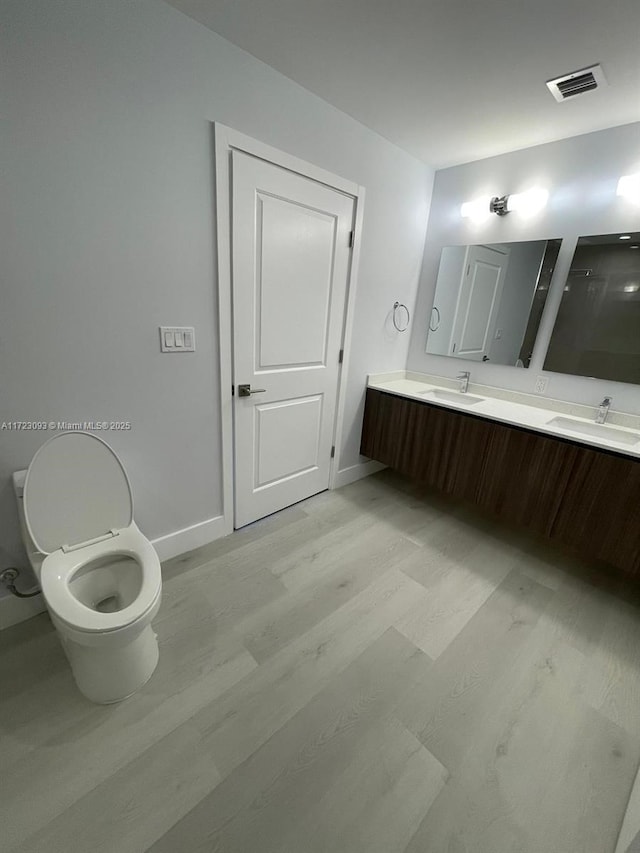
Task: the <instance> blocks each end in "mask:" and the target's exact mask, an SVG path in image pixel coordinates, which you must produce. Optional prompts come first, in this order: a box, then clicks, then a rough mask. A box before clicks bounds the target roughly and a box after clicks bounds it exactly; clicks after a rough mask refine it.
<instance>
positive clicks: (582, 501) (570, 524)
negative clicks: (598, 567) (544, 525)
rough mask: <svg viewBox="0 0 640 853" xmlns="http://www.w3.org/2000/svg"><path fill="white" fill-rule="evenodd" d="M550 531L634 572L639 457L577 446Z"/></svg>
mask: <svg viewBox="0 0 640 853" xmlns="http://www.w3.org/2000/svg"><path fill="white" fill-rule="evenodd" d="M551 536H552V538H554V539H557V540H559V541H562V542H565V543H566V544H568V545H571V546H572V547H574V548H576V549H579V550H581V551H583V552H584V553H586V554H589V555H590V556H592V557H597V558H599V559H602V560H606V561H607V562H610V563H613V564H614V565H617V566H620V567H621V568H624V569H625V571H626V572H627V573H628V574H632V575H640V460H636V459H631V458H627V457H624V456H616V455H615V454H611V453H606V452H604V451H600V450H591V449H589V448H586V447H580V448H579V449H578V452H577V454H576V461H575V464H574V466H573V469H572V472H571V479H570V481H569V483H568V484H567V487H566V489H565V491H564V495H563V500H562V502H561V504H560V506H559V507H558V512H557V513H556V517H555V519H554V524H553V529H552V531H551Z"/></svg>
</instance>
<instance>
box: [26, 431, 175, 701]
mask: <svg viewBox="0 0 640 853" xmlns="http://www.w3.org/2000/svg"><path fill="white" fill-rule="evenodd" d="M13 482H14V490H15V493H16V498H17V501H18V513H19V517H20V528H21V531H22V537H23V540H24V544H25V547H26V549H27V553H28V555H29V560H30V562H31V565H32V568H33V570H34V572H35V574H36V577H37V578H38V580H39V581H40V585H41V587H42V594H43V598H44V600H45V603H46V605H47V609H48V611H49V614H50V616H51V620H52V622H53V624H54V625H55V627H56V629H57V631H58V635H59V637H60V640H61V642H62V646H63V648H64V650H65V653H66V655H67V658H68V660H69V663H70V664H71V669H72V671H73V675H74V678H75V680H76V684H77V685H78V688H79V690H80V691H81V692H82V693H83V694H84V695H85V696H86V697H87V698H88V699H90V700H91V701H92V702H98V703H100V704H107V703H111V702H119V701H120V700H121V699H125V698H126V697H127V696H130V695H131V694H132V693H135V692H136V690H139V689H140V687H142V685H143V684H145V683H146V682H147V681H148V680H149V678H150V677H151V676H152V674H153V672H154V670H155V668H156V665H157V663H158V642H157V639H156V635H155V634H154V632H153V629H152V627H151V620H152V619H153V618H154V616H155V615H156V614H157V612H158V610H159V608H160V598H161V590H162V579H161V573H160V561H159V559H158V555H157V554H156V552H155V549H154V548H153V545H152V544H151V542H149V540H148V539H147V538H146V537H145V536H144V535H143V534H142V533H141V532H140V530H139V529H138V527H137V526H136V524H135V522H134V520H133V499H132V494H131V486H130V484H129V479H128V477H127V474H126V471H125V469H124V467H123V465H122V463H121V461H120V459H119V458H118V456H117V455H116V453H115V452H114V451H113V450H112V449H111V447H109V445H108V444H107V443H106V442H104V441H103V440H102V439H100V438H98V437H97V436H94V435H92V434H90V433H86V432H80V431H77V432H65V433H60V434H58V435H56V436H54V437H53V438H52V439H50V440H49V441H47V442H46V443H45V444H43V445H42V447H41V448H40V449H39V450H38V451H37V453H36V454H35V456H34V457H33V459H32V461H31V464H30V465H29V468H28V470H27V471H26V472H24V471H19V472H16V474H14V477H13Z"/></svg>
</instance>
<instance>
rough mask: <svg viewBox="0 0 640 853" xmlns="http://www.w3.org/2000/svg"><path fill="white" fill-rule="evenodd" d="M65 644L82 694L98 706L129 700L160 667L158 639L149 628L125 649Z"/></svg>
mask: <svg viewBox="0 0 640 853" xmlns="http://www.w3.org/2000/svg"><path fill="white" fill-rule="evenodd" d="M58 635H59V637H60V640H61V642H62V646H63V648H64V650H65V653H66V655H67V658H68V660H69V663H70V664H71V670H72V672H73V677H74V678H75V681H76V684H77V686H78V689H79V690H80V692H81V693H82V694H83V695H84V696H86V698H87V699H89V700H90V701H91V702H95V703H96V704H98V705H111V704H113V703H114V702H121V701H122V700H123V699H127V698H128V697H129V696H131V695H132V694H133V693H135V692H136V691H138V690H140V688H141V687H142V686H143V685H144V684H146V683H147V681H148V680H149V679H150V678H151V676H152V675H153V673H154V671H155V668H156V666H157V664H158V656H159V652H158V640H157V638H156V635H155V633H154V631H153V629H152V627H151V625H146V626H145V627H144V628H143V629H142V631H141V632H140V634H138V636H137V637H136V638H135V639H134V640H132V641H131V642H129V643H127V644H126V645H124V646H116V647H110V646H107V647H106V648H104V647H100V646H93V645H92V646H86V645H82V644H81V643H78V642H76V641H75V640H71V639H69V638H68V637H66V636H65V635H64V634H63V633H62V632H61V631H58Z"/></svg>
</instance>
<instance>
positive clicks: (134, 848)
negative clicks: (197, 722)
mask: <svg viewBox="0 0 640 853" xmlns="http://www.w3.org/2000/svg"><path fill="white" fill-rule="evenodd" d="M219 781H220V774H219V773H218V771H217V769H216V767H215V765H214V764H213V762H212V761H211V759H210V757H209V756H208V755H207V754H206V753H205V752H203V750H202V749H201V743H200V737H199V734H198V733H197V732H196V731H195V730H194V729H193V728H192V727H191V726H189V724H188V723H186V724H185V725H183V726H180V727H179V728H178V729H176V730H175V731H173V732H171V733H170V734H169V735H167V736H166V737H165V738H163V739H162V740H161V741H160V742H159V743H157V744H155V745H154V746H152V747H151V748H149V749H148V750H146V751H145V752H143V753H142V754H141V755H140V756H139V757H138V758H136V759H134V760H133V761H131V762H129V763H128V764H126V765H125V766H124V767H122V768H121V769H120V770H119V771H117V772H116V773H114V774H113V775H112V776H110V777H109V778H108V779H106V780H105V781H104V782H102V783H101V784H100V785H98V786H97V787H96V788H94V789H93V790H92V791H90V792H89V793H88V794H86V795H85V796H84V797H81V798H80V799H79V800H77V801H76V802H75V803H74V804H73V805H72V806H71V807H70V808H68V809H66V810H65V811H64V812H63V813H62V814H61V815H60V816H59V817H57V818H56V819H54V820H52V821H50V822H49V823H48V824H47V825H46V826H45V827H44V828H43V829H42V830H40V831H39V832H37V833H35V835H33V836H31V837H30V838H28V839H27V841H26V842H25V843H24V844H22V845H21V846H20V851H21V853H45V851H46V853H72V851H77V853H89V851H91V853H144V851H145V850H147V849H148V848H149V847H150V846H151V845H152V844H153V843H154V842H155V841H157V840H158V838H161V837H162V836H163V835H164V834H165V833H166V832H168V831H169V829H171V827H172V826H173V825H174V824H175V823H176V822H177V821H178V820H180V818H182V817H183V816H184V815H185V814H186V813H187V812H189V811H190V810H191V809H192V808H193V807H194V806H195V805H197V803H198V802H200V801H201V800H202V799H203V798H204V797H205V796H206V795H207V794H209V793H210V792H211V791H212V790H213V789H214V788H215V787H216V785H217V784H218V782H219Z"/></svg>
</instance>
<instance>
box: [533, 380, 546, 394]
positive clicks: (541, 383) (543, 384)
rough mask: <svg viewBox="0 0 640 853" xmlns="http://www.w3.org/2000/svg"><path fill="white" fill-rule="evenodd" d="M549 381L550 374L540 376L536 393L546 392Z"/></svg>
mask: <svg viewBox="0 0 640 853" xmlns="http://www.w3.org/2000/svg"><path fill="white" fill-rule="evenodd" d="M548 382H549V377H548V376H538V377H537V378H536V389H535V390H536V394H544V392H545V391H546V390H547V383H548Z"/></svg>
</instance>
